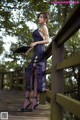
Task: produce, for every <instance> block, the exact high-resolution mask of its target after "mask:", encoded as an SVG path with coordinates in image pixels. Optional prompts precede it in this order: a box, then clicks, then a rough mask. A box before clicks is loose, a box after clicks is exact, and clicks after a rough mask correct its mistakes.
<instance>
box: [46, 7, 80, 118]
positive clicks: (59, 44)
mask: <svg viewBox="0 0 80 120" xmlns="http://www.w3.org/2000/svg"><path fill="white" fill-rule="evenodd" d="M79 28H80V5H77V7H76V8H75V10H74V11H73V13H72V15H71V16H70V17H69V18H68V20H67V21H66V23H65V24H64V26H63V27H62V28H61V30H60V31H59V32H58V34H57V35H56V36H55V37H54V38H53V39H52V42H51V44H50V45H49V46H48V48H47V50H46V52H45V55H46V56H45V57H46V59H47V58H49V57H50V56H51V55H52V68H51V69H49V70H47V72H46V73H48V74H49V73H50V72H51V76H52V81H51V91H49V90H47V91H46V96H47V97H49V98H50V99H51V115H50V120H63V110H64V109H67V110H68V111H69V112H71V113H73V114H74V115H75V116H77V117H78V118H80V101H78V100H75V99H73V98H71V97H68V96H66V95H64V90H63V88H64V87H63V80H64V78H63V70H64V68H69V67H73V66H78V65H80V54H78V55H74V56H73V57H69V58H68V59H64V47H65V46H64V43H65V42H66V41H67V40H69V38H70V37H71V36H72V35H74V33H75V32H77V31H78V29H79Z"/></svg>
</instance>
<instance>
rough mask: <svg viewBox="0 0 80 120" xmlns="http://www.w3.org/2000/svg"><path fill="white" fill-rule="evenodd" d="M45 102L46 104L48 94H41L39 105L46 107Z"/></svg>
mask: <svg viewBox="0 0 80 120" xmlns="http://www.w3.org/2000/svg"><path fill="white" fill-rule="evenodd" d="M45 102H46V93H39V103H40V104H43V105H44V104H45Z"/></svg>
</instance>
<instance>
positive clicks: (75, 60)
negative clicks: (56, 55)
mask: <svg viewBox="0 0 80 120" xmlns="http://www.w3.org/2000/svg"><path fill="white" fill-rule="evenodd" d="M77 65H80V54H78V55H74V56H72V57H70V58H68V59H66V60H64V61H63V62H60V63H58V64H57V65H56V69H57V70H60V69H64V68H69V67H73V66H77Z"/></svg>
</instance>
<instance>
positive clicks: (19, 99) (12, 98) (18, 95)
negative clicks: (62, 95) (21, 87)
mask: <svg viewBox="0 0 80 120" xmlns="http://www.w3.org/2000/svg"><path fill="white" fill-rule="evenodd" d="M23 100H24V92H21V91H10V90H9V91H6V90H0V113H1V112H8V120H49V119H50V105H49V104H48V103H46V104H45V105H39V106H38V107H37V108H36V110H34V111H33V112H18V109H19V108H21V106H22V103H23Z"/></svg>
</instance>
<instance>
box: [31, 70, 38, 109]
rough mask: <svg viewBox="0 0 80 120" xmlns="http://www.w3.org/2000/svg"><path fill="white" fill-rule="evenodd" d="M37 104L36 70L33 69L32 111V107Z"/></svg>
mask: <svg viewBox="0 0 80 120" xmlns="http://www.w3.org/2000/svg"><path fill="white" fill-rule="evenodd" d="M37 104H38V91H37V68H35V70H34V91H33V101H32V109H34V106H35V105H37Z"/></svg>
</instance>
